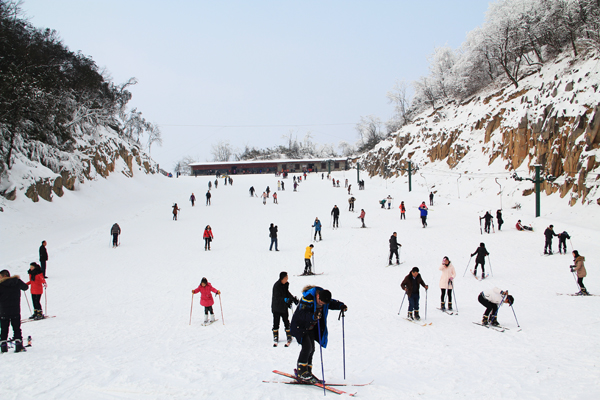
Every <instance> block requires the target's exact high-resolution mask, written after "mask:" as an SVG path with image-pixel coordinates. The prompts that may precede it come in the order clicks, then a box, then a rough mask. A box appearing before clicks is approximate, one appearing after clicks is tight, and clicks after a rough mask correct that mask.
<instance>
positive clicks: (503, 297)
mask: <svg viewBox="0 0 600 400" xmlns="http://www.w3.org/2000/svg"><path fill="white" fill-rule="evenodd" d="M477 300H479V303H481V305H483V306H484V307H485V312H484V313H483V319H482V320H481V325H487V324H488V323H489V324H491V325H493V326H498V325H500V324H499V323H498V318H497V316H498V306H499V305H500V304H501V303H503V302H504V303H508V304H509V305H511V306H512V305H513V303H514V302H515V299H514V298H513V297H512V296H511V295H509V294H508V290H505V291H502V290H500V289H498V288H497V287H495V288H493V289H488V290H484V291H483V292H481V293H479V297H478V298H477Z"/></svg>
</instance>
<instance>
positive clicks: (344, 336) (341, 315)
mask: <svg viewBox="0 0 600 400" xmlns="http://www.w3.org/2000/svg"><path fill="white" fill-rule="evenodd" d="M340 317H342V356H343V365H344V380H346V333H345V330H344V317H345V315H344V310H341V311H340ZM340 317H338V320H339V319H340Z"/></svg>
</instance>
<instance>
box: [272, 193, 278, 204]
mask: <svg viewBox="0 0 600 400" xmlns="http://www.w3.org/2000/svg"><path fill="white" fill-rule="evenodd" d="M273 204H279V203H277V192H273Z"/></svg>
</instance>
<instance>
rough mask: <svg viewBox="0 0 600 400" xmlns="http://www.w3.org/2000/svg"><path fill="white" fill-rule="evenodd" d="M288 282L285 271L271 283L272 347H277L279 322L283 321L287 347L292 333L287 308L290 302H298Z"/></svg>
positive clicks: (289, 306)
mask: <svg viewBox="0 0 600 400" xmlns="http://www.w3.org/2000/svg"><path fill="white" fill-rule="evenodd" d="M289 286H290V283H289V282H288V274H287V272H285V271H282V272H280V273H279V280H278V281H277V282H275V284H274V285H273V296H272V298H271V312H272V313H273V342H274V343H273V347H277V343H278V342H279V324H280V321H283V326H284V328H285V336H286V339H287V343H286V344H285V347H288V346H289V345H290V344H291V343H292V335H291V334H290V317H289V314H288V308H291V307H292V303H295V304H296V305H297V304H298V303H299V300H298V298H297V297H295V296H294V295H292V294H291V293H290V290H289Z"/></svg>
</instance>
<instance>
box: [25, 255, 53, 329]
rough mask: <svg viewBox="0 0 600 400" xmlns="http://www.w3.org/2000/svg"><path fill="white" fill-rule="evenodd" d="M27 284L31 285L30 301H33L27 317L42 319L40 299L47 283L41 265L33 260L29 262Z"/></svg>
mask: <svg viewBox="0 0 600 400" xmlns="http://www.w3.org/2000/svg"><path fill="white" fill-rule="evenodd" d="M27 285H28V286H31V301H32V302H33V315H32V316H31V317H29V319H44V313H43V311H42V304H41V302H40V299H41V298H42V294H44V288H46V287H47V286H48V285H47V284H46V280H45V279H44V274H43V273H42V267H40V266H39V265H38V264H37V263H35V262H32V263H31V264H29V282H27Z"/></svg>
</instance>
